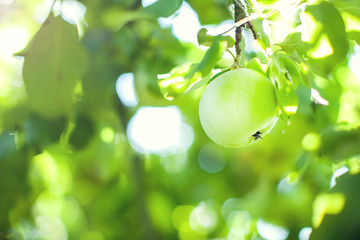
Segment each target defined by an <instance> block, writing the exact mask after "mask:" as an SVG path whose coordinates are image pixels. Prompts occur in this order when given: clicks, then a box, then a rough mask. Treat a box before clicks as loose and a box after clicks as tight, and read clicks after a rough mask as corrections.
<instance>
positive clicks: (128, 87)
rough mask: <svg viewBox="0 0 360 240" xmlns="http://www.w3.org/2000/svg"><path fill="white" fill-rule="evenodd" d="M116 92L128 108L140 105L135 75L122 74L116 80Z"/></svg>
mask: <svg viewBox="0 0 360 240" xmlns="http://www.w3.org/2000/svg"><path fill="white" fill-rule="evenodd" d="M116 92H117V95H118V96H119V98H120V100H121V102H122V103H123V104H124V105H125V106H127V107H135V106H136V105H138V103H139V98H138V96H137V95H136V90H135V85H134V74H133V73H124V74H121V75H120V76H119V77H118V79H117V80H116Z"/></svg>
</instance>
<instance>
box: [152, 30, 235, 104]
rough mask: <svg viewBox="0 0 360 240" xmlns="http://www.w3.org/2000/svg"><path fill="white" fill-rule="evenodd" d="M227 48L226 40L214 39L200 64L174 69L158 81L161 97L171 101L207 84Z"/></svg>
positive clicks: (221, 38) (220, 37)
mask: <svg viewBox="0 0 360 240" xmlns="http://www.w3.org/2000/svg"><path fill="white" fill-rule="evenodd" d="M228 47H229V46H228V41H227V40H226V39H224V38H223V37H222V36H217V37H215V39H214V42H213V44H212V45H211V47H210V48H209V49H208V50H207V51H206V53H205V55H204V57H203V59H202V60H201V61H200V63H198V64H192V65H188V64H187V65H184V66H181V67H179V68H175V69H173V70H172V71H171V72H170V76H169V77H168V78H165V79H160V80H159V86H160V90H161V92H162V94H163V96H164V97H165V98H166V99H168V100H173V99H175V98H176V97H178V96H180V95H182V94H184V93H186V92H188V91H190V90H192V89H196V88H199V87H201V86H203V85H205V84H206V83H208V82H209V80H210V73H211V71H212V69H213V68H214V67H215V64H216V63H217V62H218V61H219V60H220V58H221V57H222V56H223V54H224V52H225V51H226V49H228Z"/></svg>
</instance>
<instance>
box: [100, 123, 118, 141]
mask: <svg viewBox="0 0 360 240" xmlns="http://www.w3.org/2000/svg"><path fill="white" fill-rule="evenodd" d="M100 138H101V140H102V141H103V142H104V143H112V142H114V139H115V132H114V129H112V128H110V127H104V128H103V129H101V132H100Z"/></svg>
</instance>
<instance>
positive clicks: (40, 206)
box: [32, 191, 63, 217]
mask: <svg viewBox="0 0 360 240" xmlns="http://www.w3.org/2000/svg"><path fill="white" fill-rule="evenodd" d="M62 204H63V202H62V198H61V195H58V194H54V193H52V192H49V191H44V192H42V193H41V194H40V195H39V196H38V198H37V199H36V203H35V204H34V205H33V209H32V211H33V214H34V215H35V216H47V217H57V216H59V215H60V214H61V210H62Z"/></svg>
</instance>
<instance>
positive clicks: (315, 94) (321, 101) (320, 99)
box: [311, 88, 329, 106]
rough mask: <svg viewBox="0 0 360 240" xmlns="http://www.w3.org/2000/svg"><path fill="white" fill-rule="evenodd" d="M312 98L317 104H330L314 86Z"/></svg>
mask: <svg viewBox="0 0 360 240" xmlns="http://www.w3.org/2000/svg"><path fill="white" fill-rule="evenodd" d="M311 100H312V101H314V102H315V103H316V104H320V105H325V106H328V105H329V101H328V100H326V99H325V98H323V97H322V96H321V95H320V93H319V92H318V90H316V89H314V88H311Z"/></svg>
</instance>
